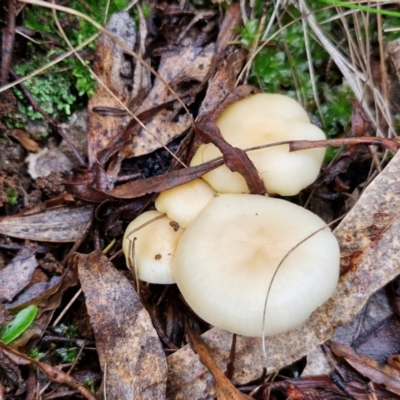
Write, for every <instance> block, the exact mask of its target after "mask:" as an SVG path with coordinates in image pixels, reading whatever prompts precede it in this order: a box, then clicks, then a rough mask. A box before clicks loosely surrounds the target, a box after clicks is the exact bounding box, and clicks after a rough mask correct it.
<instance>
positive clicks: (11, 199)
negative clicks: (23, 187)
mask: <svg viewBox="0 0 400 400" xmlns="http://www.w3.org/2000/svg"><path fill="white" fill-rule="evenodd" d="M6 194H7V198H8V201H7V203H8V204H9V205H10V206H15V205H16V204H17V200H18V192H17V191H16V190H15V189H14V188H8V189H7V191H6Z"/></svg>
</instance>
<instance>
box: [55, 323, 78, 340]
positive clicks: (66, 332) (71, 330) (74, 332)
mask: <svg viewBox="0 0 400 400" xmlns="http://www.w3.org/2000/svg"><path fill="white" fill-rule="evenodd" d="M52 330H53V332H54V333H55V334H57V335H58V336H63V337H69V338H77V337H79V332H78V328H77V327H76V325H73V324H71V325H66V324H60V325H57V326H55V327H53V328H52Z"/></svg>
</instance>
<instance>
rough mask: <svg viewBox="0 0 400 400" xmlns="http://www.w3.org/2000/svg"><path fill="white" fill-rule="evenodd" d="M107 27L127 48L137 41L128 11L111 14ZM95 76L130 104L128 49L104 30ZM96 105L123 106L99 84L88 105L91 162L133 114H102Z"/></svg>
mask: <svg viewBox="0 0 400 400" xmlns="http://www.w3.org/2000/svg"><path fill="white" fill-rule="evenodd" d="M106 29H107V30H109V31H110V32H112V33H113V35H115V36H116V37H117V38H118V39H119V40H120V41H121V42H122V43H124V44H125V45H126V46H127V47H128V48H130V49H134V48H135V44H136V36H137V35H136V25H135V22H134V20H133V19H132V18H131V17H130V15H129V13H127V12H119V13H115V14H113V15H112V17H111V18H110V21H109V22H108V24H107V26H106ZM93 69H94V72H95V73H96V75H97V76H98V77H99V78H100V79H102V80H103V83H104V84H105V85H106V87H107V88H108V89H110V90H111V92H112V93H113V94H114V95H115V96H116V98H117V99H119V100H120V101H121V102H122V104H124V105H125V106H128V104H129V102H130V101H131V98H132V86H133V81H132V79H133V74H134V72H133V70H132V64H131V62H130V60H128V59H127V58H126V52H125V51H124V50H123V49H122V48H121V47H120V46H119V45H117V44H116V43H114V42H113V40H112V39H111V38H110V37H109V36H107V35H105V34H104V33H101V34H100V35H99V39H98V41H97V45H96V50H95V61H94V65H93ZM96 107H109V108H118V109H120V108H121V105H120V103H119V102H118V101H117V100H116V99H115V98H114V97H113V96H112V95H111V94H110V93H108V91H107V90H106V89H105V88H104V87H102V86H99V88H98V89H97V90H96V91H95V93H94V94H93V96H92V97H91V98H90V99H89V104H88V154H89V164H90V165H93V163H94V162H95V160H96V155H97V153H98V152H99V151H101V150H103V149H105V148H106V147H107V146H108V145H109V142H110V140H111V139H112V138H114V137H116V136H119V134H120V133H121V131H122V129H123V128H124V126H125V125H126V123H127V122H128V120H129V119H130V117H120V116H113V115H109V116H101V115H100V114H98V113H95V112H93V108H96Z"/></svg>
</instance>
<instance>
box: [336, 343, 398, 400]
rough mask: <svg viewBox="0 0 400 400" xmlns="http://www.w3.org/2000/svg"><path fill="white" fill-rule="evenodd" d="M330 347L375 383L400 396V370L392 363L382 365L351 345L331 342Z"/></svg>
mask: <svg viewBox="0 0 400 400" xmlns="http://www.w3.org/2000/svg"><path fill="white" fill-rule="evenodd" d="M330 348H331V350H332V351H333V353H334V354H335V355H336V356H337V357H343V358H344V359H345V360H346V361H347V362H348V363H349V364H350V365H351V366H352V367H353V368H354V369H355V370H356V371H358V372H359V373H360V374H361V375H363V376H365V377H366V378H368V379H370V380H371V382H373V383H378V384H381V385H384V386H385V387H386V389H387V390H389V391H391V392H392V393H395V394H397V395H398V396H400V372H399V371H398V370H397V369H395V368H393V367H391V366H390V365H382V364H380V363H378V362H376V361H374V360H372V359H370V358H369V357H367V356H364V355H359V354H357V353H356V352H355V351H354V350H353V349H352V348H351V347H350V346H347V345H345V344H341V343H337V342H331V343H330Z"/></svg>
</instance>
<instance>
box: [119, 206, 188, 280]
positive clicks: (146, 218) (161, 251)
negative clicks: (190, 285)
mask: <svg viewBox="0 0 400 400" xmlns="http://www.w3.org/2000/svg"><path fill="white" fill-rule="evenodd" d="M182 233H183V229H182V228H180V227H179V225H178V224H177V223H176V222H174V221H172V220H170V219H169V218H168V217H166V216H165V215H163V214H161V213H160V212H158V211H147V212H145V213H143V214H141V215H139V217H137V218H136V219H135V220H133V221H132V222H131V223H130V224H129V226H128V228H127V229H126V231H125V235H124V238H123V242H122V249H123V252H124V254H125V258H126V263H127V265H128V266H129V267H133V265H135V268H136V270H137V274H138V277H139V279H141V280H142V281H145V282H149V283H162V284H168V283H175V279H174V278H173V276H172V273H171V259H172V257H173V255H174V252H175V249H176V246H177V243H178V241H179V238H180V237H181V235H182ZM133 242H134V245H132V243H133Z"/></svg>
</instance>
